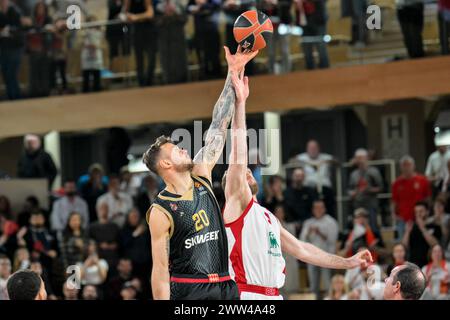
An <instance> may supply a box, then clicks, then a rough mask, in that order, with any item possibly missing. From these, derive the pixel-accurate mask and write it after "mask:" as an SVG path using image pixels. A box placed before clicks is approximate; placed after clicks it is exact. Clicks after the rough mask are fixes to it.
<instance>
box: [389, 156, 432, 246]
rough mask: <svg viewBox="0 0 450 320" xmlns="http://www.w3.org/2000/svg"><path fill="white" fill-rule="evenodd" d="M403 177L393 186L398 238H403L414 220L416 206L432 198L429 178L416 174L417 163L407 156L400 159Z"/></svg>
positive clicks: (393, 211) (394, 215)
mask: <svg viewBox="0 0 450 320" xmlns="http://www.w3.org/2000/svg"><path fill="white" fill-rule="evenodd" d="M400 171H401V175H400V176H399V177H398V178H397V179H396V180H395V181H394V183H393V184H392V209H391V212H392V213H393V220H394V221H395V222H396V223H395V224H396V229H397V233H398V238H399V239H402V238H403V233H404V230H405V224H406V223H407V222H409V221H413V220H414V206H415V204H416V203H417V202H418V201H427V200H429V198H430V197H431V187H430V184H429V182H428V180H427V178H426V177H425V176H423V175H421V174H418V173H416V172H415V161H414V159H413V158H412V157H410V156H408V155H406V156H403V157H402V158H401V159H400Z"/></svg>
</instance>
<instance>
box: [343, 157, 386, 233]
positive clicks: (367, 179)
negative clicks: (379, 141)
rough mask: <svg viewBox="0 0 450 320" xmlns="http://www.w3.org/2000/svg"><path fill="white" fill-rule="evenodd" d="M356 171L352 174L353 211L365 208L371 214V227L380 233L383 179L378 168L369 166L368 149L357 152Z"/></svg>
mask: <svg viewBox="0 0 450 320" xmlns="http://www.w3.org/2000/svg"><path fill="white" fill-rule="evenodd" d="M353 161H354V163H355V165H356V167H357V168H356V169H355V170H353V171H352V173H351V174H350V181H349V195H350V197H351V199H352V205H353V209H357V208H364V209H366V210H367V212H368V213H369V222H370V227H371V228H372V230H374V231H378V209H379V208H378V199H377V195H378V193H380V192H381V191H382V189H383V178H382V177H381V174H380V172H379V171H378V169H377V168H375V167H372V166H369V154H368V152H367V150H366V149H358V150H356V151H355V157H354V160H353Z"/></svg>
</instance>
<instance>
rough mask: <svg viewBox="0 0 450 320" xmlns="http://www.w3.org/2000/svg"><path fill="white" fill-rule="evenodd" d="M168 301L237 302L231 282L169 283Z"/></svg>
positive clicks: (236, 289)
mask: <svg viewBox="0 0 450 320" xmlns="http://www.w3.org/2000/svg"><path fill="white" fill-rule="evenodd" d="M170 300H239V290H238V287H237V285H236V283H235V282H234V281H233V280H228V281H223V282H216V283H179V282H171V283H170Z"/></svg>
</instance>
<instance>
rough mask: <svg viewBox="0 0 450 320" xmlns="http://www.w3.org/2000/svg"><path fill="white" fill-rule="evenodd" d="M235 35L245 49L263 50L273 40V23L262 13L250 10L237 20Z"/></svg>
mask: <svg viewBox="0 0 450 320" xmlns="http://www.w3.org/2000/svg"><path fill="white" fill-rule="evenodd" d="M233 34H234V38H235V39H236V41H237V43H239V44H240V46H241V47H242V48H243V49H249V50H251V51H255V50H261V49H263V48H264V47H265V46H266V45H267V43H268V42H269V41H271V39H272V34H273V26H272V21H270V19H269V17H268V16H267V15H266V14H264V13H262V12H261V11H257V10H249V11H246V12H244V13H243V14H241V15H240V16H239V17H238V18H237V19H236V21H235V22H234V29H233Z"/></svg>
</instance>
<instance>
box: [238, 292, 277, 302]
mask: <svg viewBox="0 0 450 320" xmlns="http://www.w3.org/2000/svg"><path fill="white" fill-rule="evenodd" d="M241 300H283V296H282V295H279V296H266V295H265V294H260V293H254V292H247V291H243V292H241Z"/></svg>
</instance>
